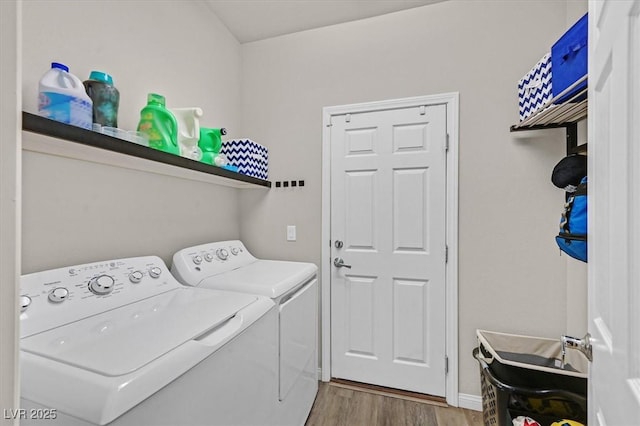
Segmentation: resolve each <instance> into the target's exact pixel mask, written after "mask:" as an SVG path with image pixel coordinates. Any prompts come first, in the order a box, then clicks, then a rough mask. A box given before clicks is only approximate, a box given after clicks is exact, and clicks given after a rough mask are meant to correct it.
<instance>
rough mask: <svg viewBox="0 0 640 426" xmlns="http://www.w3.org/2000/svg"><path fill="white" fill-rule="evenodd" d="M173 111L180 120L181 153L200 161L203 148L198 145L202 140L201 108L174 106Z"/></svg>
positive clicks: (179, 140)
mask: <svg viewBox="0 0 640 426" xmlns="http://www.w3.org/2000/svg"><path fill="white" fill-rule="evenodd" d="M171 112H172V113H173V115H174V116H175V117H176V121H177V122H178V146H180V155H181V156H183V157H186V158H190V159H192V160H196V161H200V159H201V158H202V149H200V147H199V146H198V140H200V117H202V109H200V108H172V109H171Z"/></svg>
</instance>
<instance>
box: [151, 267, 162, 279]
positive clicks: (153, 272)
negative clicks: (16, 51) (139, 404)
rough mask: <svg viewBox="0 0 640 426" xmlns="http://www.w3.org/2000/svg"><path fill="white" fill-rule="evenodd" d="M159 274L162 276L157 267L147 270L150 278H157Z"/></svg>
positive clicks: (160, 270)
mask: <svg viewBox="0 0 640 426" xmlns="http://www.w3.org/2000/svg"><path fill="white" fill-rule="evenodd" d="M161 274H162V269H160V268H158V267H157V266H154V267H153V268H151V269H149V275H151V278H158V277H159V276H160V275H161Z"/></svg>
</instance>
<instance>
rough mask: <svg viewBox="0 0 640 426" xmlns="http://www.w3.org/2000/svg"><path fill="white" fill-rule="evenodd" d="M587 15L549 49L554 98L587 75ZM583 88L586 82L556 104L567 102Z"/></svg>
mask: <svg viewBox="0 0 640 426" xmlns="http://www.w3.org/2000/svg"><path fill="white" fill-rule="evenodd" d="M587 15H588V14H585V15H584V16H583V17H582V18H580V20H578V22H576V23H575V24H574V25H573V26H572V27H571V28H569V30H568V31H567V32H566V33H564V35H563V36H562V37H560V39H559V40H558V41H557V42H556V43H555V44H554V45H553V46H552V47H551V65H552V68H553V75H552V80H551V81H552V90H553V97H554V98H555V97H556V96H558V95H559V94H560V93H562V92H563V91H564V90H565V89H567V88H568V87H569V86H571V85H572V84H573V83H575V82H576V81H578V80H579V79H580V78H582V77H583V76H584V75H586V74H587V50H588V49H587V38H588V28H587V27H588V25H587ZM585 87H587V82H586V81H585V82H583V83H581V84H580V85H578V86H577V87H575V88H574V89H573V90H571V92H570V93H568V94H566V95H565V96H563V97H562V98H560V99H558V100H557V101H556V103H562V102H565V101H567V100H568V99H570V98H571V97H572V96H573V95H575V94H576V93H577V92H579V91H580V90H582V89H584V88H585Z"/></svg>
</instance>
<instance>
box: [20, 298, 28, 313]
mask: <svg viewBox="0 0 640 426" xmlns="http://www.w3.org/2000/svg"><path fill="white" fill-rule="evenodd" d="M29 305H31V298H30V297H29V296H27V295H24V294H23V295H21V296H20V312H24V311H26V310H27V308H28V307H29Z"/></svg>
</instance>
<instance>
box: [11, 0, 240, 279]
mask: <svg viewBox="0 0 640 426" xmlns="http://www.w3.org/2000/svg"><path fill="white" fill-rule="evenodd" d="M23 31H24V45H23V47H24V49H23V59H24V63H23V76H22V77H23V78H22V93H23V96H24V98H23V101H24V104H23V109H24V110H26V111H29V112H37V102H36V100H37V92H38V81H39V79H40V77H41V76H42V75H43V74H44V73H45V72H46V71H47V70H48V69H49V67H50V63H51V62H52V61H57V62H63V63H65V64H67V65H68V66H69V67H70V71H71V72H72V73H74V74H75V75H77V76H78V77H79V78H80V79H81V80H85V79H86V78H88V76H89V73H90V71H91V70H101V71H105V72H108V73H109V74H111V75H112V76H113V78H114V83H115V86H116V87H117V88H118V90H119V91H120V108H119V114H118V124H119V127H121V128H125V129H128V130H130V129H135V128H136V126H137V123H138V119H139V117H140V115H139V113H140V110H141V109H142V108H143V107H144V106H145V104H146V97H147V93H149V92H156V93H160V94H163V95H164V96H165V97H166V99H167V106H168V107H170V108H174V107H191V106H199V107H201V108H202V109H203V110H204V116H203V117H202V119H201V124H202V125H204V126H207V127H220V126H223V127H227V128H228V129H229V131H230V136H233V135H234V132H237V131H238V128H239V123H240V119H239V112H240V63H241V58H240V45H239V43H238V42H237V41H236V40H235V39H234V38H233V37H232V36H231V35H230V33H229V32H228V30H227V29H226V28H225V27H224V26H223V25H222V24H221V22H220V21H219V20H218V18H217V17H216V16H215V15H214V14H213V13H212V12H211V11H210V10H209V9H208V8H207V6H206V5H205V4H204V3H201V2H197V1H189V2H185V1H182V2H167V1H142V0H139V1H128V2H121V1H32V0H25V2H24V25H23ZM24 138H25V142H29V141H32V140H34V139H36V138H39V136H36V135H33V134H31V133H26V132H25V133H24ZM23 175H24V191H23V197H24V216H23V264H22V272H23V273H28V272H33V271H36V270H42V269H48V268H53V267H61V266H66V265H71V264H76V263H81V262H89V261H97V260H104V259H110V258H116V257H127V256H139V255H148V254H157V255H160V256H161V257H162V258H163V259H164V260H165V262H167V263H169V264H170V261H171V254H172V253H173V252H175V251H176V250H178V249H180V248H183V247H186V246H189V245H194V244H200V243H204V242H208V241H214V240H218V239H227V238H238V237H239V221H238V207H237V192H238V190H236V189H231V188H226V187H220V186H216V185H211V184H207V183H203V182H195V181H191V180H185V179H180V178H175V177H169V176H164V175H158V174H153V173H147V172H143V171H139V170H131V169H123V168H120V167H114V166H108V165H104V164H97V163H89V162H84V161H79V160H74V159H69V158H62V157H56V156H52V155H48V154H42V153H36V152H29V151H25V154H24V173H23Z"/></svg>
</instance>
